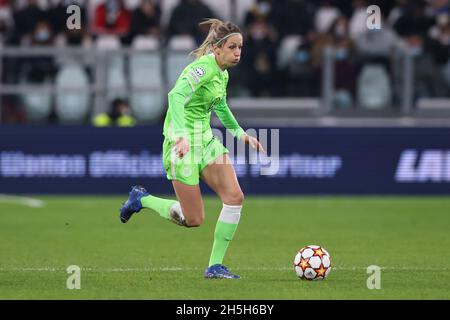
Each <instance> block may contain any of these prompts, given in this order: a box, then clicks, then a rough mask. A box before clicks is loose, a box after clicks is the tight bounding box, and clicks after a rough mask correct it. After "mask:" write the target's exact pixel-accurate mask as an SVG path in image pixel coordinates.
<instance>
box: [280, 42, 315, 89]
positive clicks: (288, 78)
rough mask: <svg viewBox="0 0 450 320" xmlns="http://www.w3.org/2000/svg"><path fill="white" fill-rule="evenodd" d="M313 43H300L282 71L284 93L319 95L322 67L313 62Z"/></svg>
mask: <svg viewBox="0 0 450 320" xmlns="http://www.w3.org/2000/svg"><path fill="white" fill-rule="evenodd" d="M311 60H312V57H311V43H310V42H304V43H302V44H300V45H299V46H298V48H297V50H296V52H295V53H294V55H293V56H292V57H291V59H289V61H288V63H287V65H286V67H285V69H284V70H283V71H282V76H283V83H285V85H284V86H283V87H284V92H283V93H284V95H287V96H289V97H314V96H318V95H319V88H320V85H319V77H320V68H318V67H316V66H315V65H314V64H313V63H312V61H311Z"/></svg>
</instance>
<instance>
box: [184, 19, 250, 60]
mask: <svg viewBox="0 0 450 320" xmlns="http://www.w3.org/2000/svg"><path fill="white" fill-rule="evenodd" d="M199 25H200V26H202V25H211V26H210V27H209V32H208V35H207V36H206V39H205V40H204V41H203V43H202V44H201V45H200V47H198V48H197V49H195V50H193V51H192V52H191V53H190V55H193V56H195V57H196V58H197V59H198V58H200V57H202V56H204V55H206V54H208V53H209V52H211V46H212V45H213V44H217V45H218V46H219V47H220V46H222V45H223V43H224V40H226V38H228V37H229V36H231V35H232V34H234V33H236V34H242V32H241V30H240V29H239V27H238V26H236V25H235V24H233V23H231V22H223V21H221V20H219V19H207V20H205V21H203V22H200V23H199Z"/></svg>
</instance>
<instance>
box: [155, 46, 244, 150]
mask: <svg viewBox="0 0 450 320" xmlns="http://www.w3.org/2000/svg"><path fill="white" fill-rule="evenodd" d="M227 83H228V71H226V70H225V71H222V70H221V69H220V68H219V66H218V64H217V62H216V59H215V57H214V55H213V54H208V55H204V56H202V57H200V58H199V59H197V60H195V61H194V62H192V63H191V64H189V65H188V66H187V67H186V68H185V69H184V70H183V72H182V73H181V75H180V77H179V78H178V80H177V82H176V84H175V87H174V88H173V89H172V90H171V91H170V92H169V94H168V98H169V108H168V110H167V114H166V119H165V121H164V136H165V138H166V139H169V141H175V140H176V139H177V138H178V137H186V138H187V139H188V140H189V142H190V145H191V146H201V145H203V144H204V143H206V142H208V141H210V140H211V139H212V137H213V135H212V132H211V125H210V121H211V111H212V110H214V112H215V113H216V115H217V116H218V118H219V119H220V121H221V122H222V123H223V125H224V126H225V128H227V129H228V130H229V131H230V132H231V134H232V135H233V136H235V137H237V138H240V137H241V135H242V134H243V133H244V130H243V129H242V128H241V127H240V126H239V124H238V123H237V121H236V119H235V118H234V116H233V114H232V113H231V110H230V108H229V107H228V105H227V102H226V88H227Z"/></svg>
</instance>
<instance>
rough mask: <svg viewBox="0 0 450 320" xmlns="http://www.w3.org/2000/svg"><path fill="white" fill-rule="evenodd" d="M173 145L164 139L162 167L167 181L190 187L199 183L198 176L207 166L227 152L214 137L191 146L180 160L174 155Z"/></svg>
mask: <svg viewBox="0 0 450 320" xmlns="http://www.w3.org/2000/svg"><path fill="white" fill-rule="evenodd" d="M173 145H174V142H170V141H169V140H168V139H164V144H163V165H164V169H165V170H166V175H167V179H169V180H177V181H180V182H182V183H184V184H187V185H191V186H194V185H197V184H199V183H200V174H201V172H202V171H203V169H205V168H206V166H207V165H209V164H210V163H212V162H214V160H216V159H217V158H218V157H219V156H220V155H222V154H224V153H228V152H229V151H228V149H227V148H225V147H224V145H223V144H222V143H221V142H220V140H219V139H217V138H216V137H213V138H212V139H211V140H209V141H208V142H206V143H204V144H203V145H202V146H196V147H193V146H191V147H190V148H189V152H188V153H187V154H186V155H185V156H184V157H183V158H182V159H180V158H178V156H177V155H176V154H175V152H174V150H173Z"/></svg>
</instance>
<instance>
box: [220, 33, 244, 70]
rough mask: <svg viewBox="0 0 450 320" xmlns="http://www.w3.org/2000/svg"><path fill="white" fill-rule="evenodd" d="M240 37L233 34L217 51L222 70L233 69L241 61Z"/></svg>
mask: <svg viewBox="0 0 450 320" xmlns="http://www.w3.org/2000/svg"><path fill="white" fill-rule="evenodd" d="M242 42H243V39H242V35H240V34H235V35H233V36H231V37H229V38H228V39H226V41H225V43H224V44H223V46H222V47H221V48H218V49H219V50H217V53H218V57H219V60H220V62H221V64H222V66H223V67H224V68H229V67H234V66H235V65H237V64H238V63H239V61H240V60H241V51H242Z"/></svg>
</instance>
